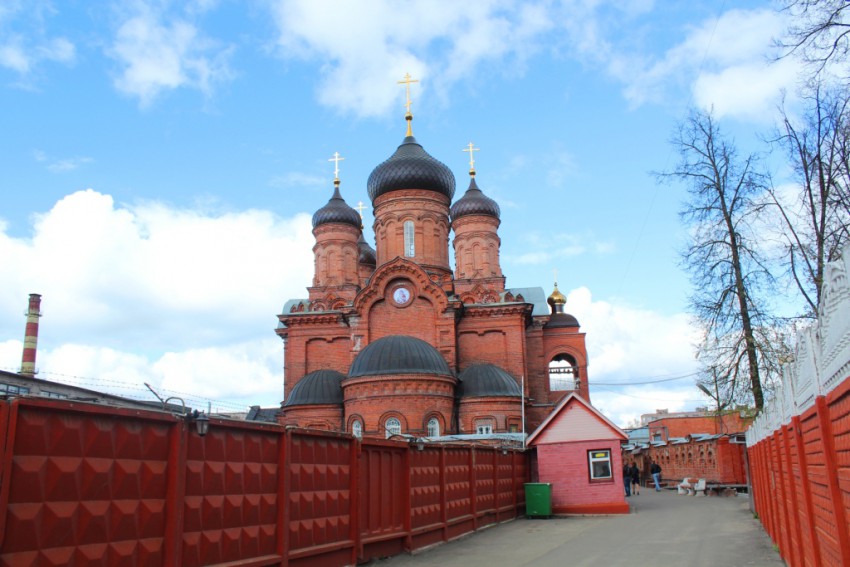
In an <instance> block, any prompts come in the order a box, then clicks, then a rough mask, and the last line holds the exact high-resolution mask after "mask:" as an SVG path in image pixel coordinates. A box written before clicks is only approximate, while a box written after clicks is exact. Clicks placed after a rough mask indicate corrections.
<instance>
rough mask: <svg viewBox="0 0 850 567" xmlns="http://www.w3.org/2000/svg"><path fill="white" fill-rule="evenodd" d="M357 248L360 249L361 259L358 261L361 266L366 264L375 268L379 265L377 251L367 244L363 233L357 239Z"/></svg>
mask: <svg viewBox="0 0 850 567" xmlns="http://www.w3.org/2000/svg"><path fill="white" fill-rule="evenodd" d="M357 247H358V248H359V249H360V257H359V258H358V259H357V261H358V262H360V263H361V264H366V265H367V266H374V265H376V264H377V263H378V260H377V257H376V256H375V250H374V249H373V248H372V247H371V246H369V243H368V242H366V239H365V238H363V232H362V230H361V232H360V238H358V239H357Z"/></svg>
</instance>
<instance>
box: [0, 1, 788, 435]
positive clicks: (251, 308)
mask: <svg viewBox="0 0 850 567" xmlns="http://www.w3.org/2000/svg"><path fill="white" fill-rule="evenodd" d="M783 26H784V22H783V20H782V17H781V16H780V15H779V14H777V13H776V12H775V11H774V9H773V5H772V4H771V3H770V2H757V1H752V2H747V1H726V2H703V1H697V2H652V1H651V0H643V1H635V2H605V1H602V0H596V1H593V0H584V1H575V2H569V1H565V2H554V1H551V2H550V1H537V2H522V3H514V2H475V3H458V2H430V1H429V2H425V1H423V2H390V1H375V2H369V3H363V2H345V1H343V2H320V1H315V0H314V1H308V0H305V1H272V0H268V1H255V2H235V1H227V0H221V1H216V0H197V1H194V2H179V3H178V2H168V1H160V2H155V1H138V2H106V1H103V2H87V1H82V0H80V1H75V0H67V1H64V2H44V1H40V0H35V1H27V2H24V1H20V2H15V1H12V2H8V1H7V2H4V3H3V4H2V6H0V125H2V130H3V132H4V133H5V135H4V136H2V138H0V170H2V172H3V176H2V181H0V183H2V187H0V279H2V281H3V285H2V286H0V368H4V369H8V370H17V369H18V367H19V365H20V355H21V344H22V339H23V332H24V323H25V319H24V317H23V315H22V313H23V311H24V310H25V308H26V305H27V296H28V294H29V293H41V294H42V295H43V305H42V307H43V312H44V316H43V317H42V319H41V332H40V338H39V354H38V361H37V366H38V368H39V371H40V374H39V375H40V376H41V377H43V378H46V379H51V380H60V381H63V380H64V381H70V382H73V383H78V384H81V385H84V386H88V387H92V388H96V389H111V390H112V391H115V392H117V393H122V394H125V395H131V396H138V397H146V396H147V397H149V394H147V390H146V389H145V388H144V386H143V385H142V384H143V383H144V382H149V383H150V384H151V385H153V386H154V387H156V388H159V389H161V390H162V391H163V392H167V393H169V394H171V395H184V396H185V397H187V398H189V401H190V402H191V403H194V404H195V405H196V406H200V405H206V403H207V401H208V400H209V401H210V403H212V405H213V407H214V408H216V407H217V408H219V409H222V410H235V409H238V408H242V407H245V406H247V405H251V404H262V405H264V406H273V405H276V404H277V403H278V402H279V401H280V398H281V391H282V376H283V372H282V358H283V355H282V342H281V341H280V339H278V338H277V337H276V336H275V335H274V332H273V330H274V327H275V325H276V318H275V315H276V314H277V313H278V312H279V311H280V309H281V307H282V306H283V304H284V302H285V301H286V300H287V299H290V298H293V297H303V296H306V292H305V287H306V286H307V285H309V283H310V279H311V276H312V270H313V268H312V253H311V247H312V244H313V237H312V235H311V232H310V222H309V221H310V216H311V215H312V213H313V212H314V211H315V210H316V209H317V208H319V207H321V206H322V205H324V204H325V203H326V202H327V200H328V198H329V197H330V195H331V192H332V189H333V186H332V181H333V164H332V163H330V162H329V161H328V160H329V158H330V157H331V156H332V155H333V153H334V152H337V151H338V152H339V153H340V154H341V155H342V156H343V157H344V158H345V161H343V162H341V163H340V178H341V180H342V185H341V189H342V194H343V197H344V198H345V199H346V200H347V201H348V202H349V204H351V205H352V206H354V205H356V204H357V202H358V201H361V200H362V201H364V202H368V199H367V195H366V180H367V178H368V176H369V173H370V172H371V170H372V169H373V168H374V167H375V166H376V165H378V164H379V163H380V162H382V161H383V160H384V159H386V158H387V157H389V156H390V155H391V154H392V153H393V152H394V151H395V148H396V147H397V145H398V144H399V143H400V142H401V140H402V138H403V136H404V128H405V124H404V119H403V116H404V88H403V87H402V86H400V85H398V84H397V81H398V80H400V79H401V78H402V77H403V76H404V74H405V73H407V72H409V73H411V75H413V76H414V78H416V79H419V80H420V83H418V84H416V85H414V86H413V90H412V99H413V108H412V110H413V114H414V116H415V118H414V123H413V125H414V134H415V135H416V137H417V139H418V140H419V142H420V143H422V144H423V146H424V147H425V149H426V150H427V151H428V152H429V153H430V154H431V155H433V156H434V157H436V158H437V159H439V160H441V161H442V162H444V163H445V164H446V165H448V166H449V167H450V168H451V169H452V171H454V173H455V176H456V178H457V185H458V191H457V195H458V196H460V195H462V192H463V190H464V189H465V188H466V186H467V184H468V176H467V170H468V163H467V154H466V153H464V152H462V149H463V148H464V147H465V146H466V144H468V143H469V142H470V141H472V142H474V143H475V145H476V146H477V147H479V148H481V151H480V152H477V154H476V169H477V172H478V175H477V181H478V184H479V186H480V187H481V188H482V190H483V191H484V192H485V193H486V194H487V195H489V196H490V197H492V198H494V199H496V200H497V201H498V203H499V205H500V206H501V209H502V225H501V228H500V230H499V234H500V236H501V239H502V248H501V261H502V268H503V271H504V273H505V275H506V277H507V285H508V286H509V287H528V286H541V287H543V288H544V290H545V291H546V293H547V294H548V293H550V292H551V290H552V282H553V279H554V275H553V274H554V271H555V270H557V273H558V284H559V287H560V289H561V290H562V291H563V292H564V293H565V294H567V295H568V304H567V311H568V312H571V313H573V314H574V315H576V316H577V317H578V319H579V321H580V322H581V324H582V330H583V331H585V332H587V344H588V349H589V353H590V368H589V374H590V383H591V396H592V401H593V402H594V404H595V405H596V406H597V407H599V408H600V409H601V410H602V411H603V412H605V413H606V414H607V415H608V416H609V417H611V418H612V419H613V420H614V421H615V422H617V423H619V424H621V425H625V424H626V423H627V422H628V421H630V420H631V419H634V418H635V417H637V416H638V415H640V414H641V413H646V412H651V411H654V410H655V409H656V408H665V407H666V408H669V409H670V410H671V411H675V410H680V409H688V408H693V407H694V406H696V405H704V404H706V403H707V402H706V400H705V399H704V398H702V396H701V394H699V392H698V391H697V390H696V388H695V387H694V386H693V382H692V378H683V379H681V380H667V379H669V378H675V377H677V376H686V375H689V374H691V373H692V372H694V370H695V368H696V363H695V361H694V357H693V350H692V348H691V344H692V343H693V342H694V341H695V340H696V333H695V331H694V329H693V328H692V327H691V326H690V324H689V322H688V317H687V314H686V312H685V309H686V300H687V295H688V292H689V284H688V279H687V276H686V274H684V273H683V272H682V271H681V269H680V268H679V267H678V264H677V262H678V252H679V250H681V248H682V246H683V243H684V238H685V236H686V231H685V229H684V228H683V227H682V225H681V224H680V222H679V219H678V216H677V212H678V210H679V208H680V205H681V203H682V200H683V198H684V195H685V193H684V188H683V187H678V186H675V185H659V184H658V183H657V181H656V178H655V176H654V175H653V172H654V171H661V170H664V169H667V168H670V167H672V166H673V165H674V164H675V162H676V155H675V153H674V152H673V151H672V149H671V146H670V144H669V142H668V140H669V139H670V137H671V134H672V133H673V130H674V128H675V125H676V123H677V122H678V121H680V120H682V119H683V117H685V116H686V114H687V111H688V108H689V106H695V107H698V108H712V107H713V108H714V110H715V112H716V114H717V116H718V117H719V119H720V121H721V127H722V128H723V129H724V130H725V131H726V132H727V133H729V135H730V136H734V137H735V139H736V141H737V142H738V143H739V145H741V146H742V148H743V149H745V150H746V149H748V148H750V147H753V148H754V147H755V146H754V145H753V144H754V142H755V140H756V139H757V136H756V134H757V133H758V132H766V131H768V130H769V128H770V127H771V124H772V123H773V121H774V120H775V118H776V116H775V114H776V112H775V108H776V104H777V102H778V100H779V96H780V94H781V93H782V92H783V90H784V91H786V92H788V93H789V94H788V96H789V97H790V99H791V101H792V102H793V91H794V88H795V85H796V81H797V77H798V75H797V72H798V69H797V67H796V63H795V62H794V61H793V60H782V61H780V62H778V63H775V62H774V63H771V56H772V47H771V40H772V38H773V37H774V36H776V35H777V34H779V33H780V32H781V31H782V29H783ZM371 221H372V217H371V210H370V209H367V211H366V215H365V224H366V226H367V236H368V237H369V238H370V239H371ZM653 380H667V381H664V382H658V383H657V384H644V382H651V381H653ZM595 383H596V384H599V386H597V387H595V386H594V384H595ZM610 384H616V385H613V386H612V385H610Z"/></svg>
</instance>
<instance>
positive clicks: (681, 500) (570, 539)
mask: <svg viewBox="0 0 850 567" xmlns="http://www.w3.org/2000/svg"><path fill="white" fill-rule="evenodd" d="M628 500H629V503H630V505H631V513H630V514H623V515H619V516H597V517H565V518H551V519H519V520H514V521H511V522H506V523H504V524H501V525H498V526H493V527H492V528H488V529H485V530H482V531H480V532H478V533H475V534H471V535H469V536H467V537H464V538H462V539H459V540H456V541H453V542H450V543H447V544H445V545H439V546H436V547H433V548H431V549H429V550H426V551H422V552H419V553H418V554H417V555H399V556H396V557H391V558H389V559H382V560H376V561H373V562H371V563H369V566H370V567H454V566H459V567H520V566H534V567H564V566H566V565H569V566H570V567H581V566H588V567H589V566H594V567H595V566H599V565H604V566H605V567H619V566H624V567H626V566H627V567H637V566H641V565H649V566H652V567H668V566H669V567H681V566H685V567H701V566H706V567H709V566H710V567H716V566H718V565H723V566H743V565H756V566H759V567H772V566H777V567H779V566H784V565H785V562H784V561H783V560H782V559H781V558H780V557H779V553H777V552H776V551H775V550H774V548H773V543H772V542H771V541H770V538H769V537H768V536H767V534H766V533H765V531H764V529H763V528H762V525H761V523H759V521H758V520H756V519H754V518H753V515H752V513H751V512H750V509H749V504H750V501H749V498H748V497H747V496H742V497H738V498H723V497H715V496H707V497H704V498H697V497H693V496H684V495H678V494H676V492H675V491H669V490H665V491H662V492H655V491H654V490H653V489H643V490H641V493H640V495H639V496H632V497H631V498H629V499H628Z"/></svg>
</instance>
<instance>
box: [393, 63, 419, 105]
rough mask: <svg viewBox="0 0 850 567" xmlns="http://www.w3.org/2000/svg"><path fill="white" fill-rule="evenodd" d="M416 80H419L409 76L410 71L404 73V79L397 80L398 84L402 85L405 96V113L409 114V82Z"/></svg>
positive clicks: (415, 81) (416, 81)
mask: <svg viewBox="0 0 850 567" xmlns="http://www.w3.org/2000/svg"><path fill="white" fill-rule="evenodd" d="M418 82H419V80H418V79H411V78H410V73H405V74H404V80H403V81H398V84H399V85H404V90H405V94H406V96H407V102H406V103H405V106H406V107H407V113H408V114H410V83H418Z"/></svg>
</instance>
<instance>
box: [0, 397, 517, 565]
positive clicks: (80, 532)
mask: <svg viewBox="0 0 850 567" xmlns="http://www.w3.org/2000/svg"><path fill="white" fill-rule="evenodd" d="M0 444H2V445H0V451H2V452H0V565H2V566H10V567H12V566H14V567H17V566H20V565H56V566H59V565H61V566H65V565H87V566H88V565H104V566H107V565H120V566H122V567H124V566H135V565H138V566H154V565H156V566H159V565H163V566H175V567H176V566H180V567H191V566H195V565H218V566H225V565H227V566H233V567H235V566H236V565H239V566H241V567H249V566H258V567H259V566H266V565H282V566H300V565H310V566H316V567H324V566H338V565H352V564H355V563H357V562H364V561H367V560H369V559H371V558H375V557H381V556H387V555H392V554H396V553H400V552H403V551H411V550H414V549H419V548H422V547H425V546H428V545H431V544H434V543H438V542H442V541H447V540H449V539H452V538H455V537H458V536H460V535H462V534H465V533H468V532H470V531H474V530H476V529H479V528H481V527H483V526H486V525H488V524H492V523H495V522H500V521H504V520H507V519H510V518H514V517H517V516H518V515H521V514H523V513H524V508H525V496H524V492H523V490H524V483H525V482H526V481H527V479H528V464H527V459H526V456H525V455H524V454H522V453H518V452H515V451H503V450H500V449H496V448H489V447H488V448H482V447H477V448H475V447H468V446H451V445H450V446H439V445H431V446H429V445H425V446H424V448H423V450H418V449H417V448H416V446H410V445H408V444H406V443H401V442H391V441H381V440H374V441H368V440H367V441H363V442H362V443H359V442H357V441H356V440H354V439H353V438H351V437H349V436H346V435H342V434H335V433H328V432H314V431H307V430H297V429H284V428H282V427H279V426H276V425H273V424H256V423H244V422H235V421H225V420H212V424H211V427H210V431H209V433H208V434H207V435H206V436H205V437H200V436H198V435H197V434H196V433H195V432H194V430H193V428H192V427H191V424H187V423H185V422H184V421H183V420H182V419H179V418H177V417H174V416H172V415H170V414H167V413H161V412H154V411H150V412H148V411H138V410H128V409H115V408H105V407H100V406H94V405H88V404H78V403H72V402H66V401H59V400H42V399H29V398H17V399H14V400H12V401H0Z"/></svg>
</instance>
